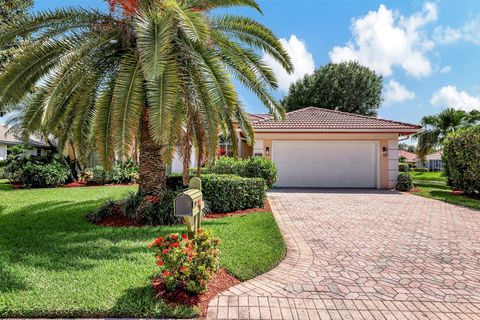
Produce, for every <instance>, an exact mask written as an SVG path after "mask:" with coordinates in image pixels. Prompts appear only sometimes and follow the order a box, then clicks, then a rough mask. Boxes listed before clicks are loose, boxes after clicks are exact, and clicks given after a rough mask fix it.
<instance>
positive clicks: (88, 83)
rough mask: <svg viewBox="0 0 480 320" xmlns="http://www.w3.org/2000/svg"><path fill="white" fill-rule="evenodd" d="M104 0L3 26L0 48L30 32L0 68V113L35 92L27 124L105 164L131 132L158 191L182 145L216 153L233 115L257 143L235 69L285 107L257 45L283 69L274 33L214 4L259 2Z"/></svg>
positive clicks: (125, 146)
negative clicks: (97, 5) (92, 152)
mask: <svg viewBox="0 0 480 320" xmlns="http://www.w3.org/2000/svg"><path fill="white" fill-rule="evenodd" d="M109 3H110V5H111V12H110V13H108V12H107V13H104V12H101V11H97V10H87V9H81V8H66V9H59V10H55V11H48V12H40V13H37V14H33V15H30V16H27V17H25V18H20V19H17V20H16V21H12V22H9V23H7V24H5V25H3V26H2V28H1V30H0V47H1V46H2V44H4V43H8V42H9V41H11V39H13V38H16V37H21V36H23V35H25V34H31V35H32V36H31V38H30V40H29V41H28V42H24V43H23V44H22V46H21V52H20V54H18V55H17V56H16V57H15V59H14V61H12V62H11V63H9V64H8V65H7V66H6V70H5V72H4V73H3V74H2V75H1V76H0V97H1V100H0V111H1V110H2V108H6V107H7V106H9V105H15V104H17V103H19V102H20V101H22V99H24V98H25V97H26V96H27V95H32V100H31V103H29V105H28V107H27V108H26V110H25V112H24V113H23V116H22V121H23V123H22V126H23V128H24V129H26V130H27V131H34V130H37V129H39V128H41V129H42V130H45V131H47V132H46V133H48V132H56V133H57V134H59V132H60V138H62V136H64V137H67V136H68V137H73V142H74V144H75V148H76V150H77V153H78V155H79V157H85V155H86V154H87V153H88V150H89V148H91V147H92V146H93V147H94V148H95V149H96V150H98V151H99V153H100V157H101V159H102V161H103V163H104V164H105V166H106V167H107V168H109V167H110V166H111V164H112V161H113V159H114V156H115V155H117V156H119V157H120V158H122V159H125V158H126V157H128V156H129V155H130V153H131V152H132V149H133V145H134V143H135V141H136V140H137V139H138V141H139V146H140V156H139V164H140V181H139V184H140V193H142V194H144V195H146V194H158V195H162V194H163V191H164V190H165V163H168V161H169V159H171V156H172V154H173V150H174V149H175V147H176V146H178V145H182V146H183V147H184V148H183V149H184V150H186V151H185V152H184V155H185V157H186V158H188V159H187V160H189V157H190V156H191V155H190V151H189V150H191V148H190V146H191V145H196V146H197V148H196V150H200V151H199V155H198V156H199V157H202V156H203V155H204V154H203V153H205V155H206V156H208V157H214V156H215V151H216V148H217V144H218V135H219V133H220V132H224V133H226V134H230V135H233V134H234V130H235V128H234V122H235V121H237V122H238V123H239V125H240V126H241V127H242V129H243V131H244V133H245V134H246V137H247V138H248V139H249V141H250V142H252V141H253V132H252V128H251V124H250V123H249V121H248V118H247V117H246V114H245V112H244V110H243V107H242V104H241V101H240V100H239V98H238V96H237V93H236V91H235V88H234V86H233V84H232V79H231V75H233V76H234V77H236V78H237V79H238V80H239V81H240V82H241V83H242V84H243V85H245V86H246V87H247V88H249V89H250V90H251V91H252V92H253V93H255V94H256V95H257V96H258V97H259V99H260V100H261V101H262V102H263V104H264V105H265V106H266V107H267V108H268V109H269V111H270V113H271V114H272V115H273V116H275V117H276V118H281V117H282V116H283V109H282V108H281V107H280V106H279V104H278V103H277V102H276V101H275V99H274V98H273V97H272V96H271V94H270V93H269V90H270V89H271V88H276V87H277V82H276V79H275V77H274V74H273V72H272V70H271V69H270V68H268V67H267V66H266V65H265V64H264V63H263V62H262V59H261V58H260V56H259V55H258V53H257V52H256V50H263V51H265V52H267V53H268V54H270V55H271V56H273V57H274V58H275V59H276V60H277V61H278V62H279V63H280V64H281V65H282V66H283V67H284V68H285V69H286V70H287V71H289V72H291V71H292V69H293V67H292V64H291V62H290V59H289V57H288V55H287V53H286V51H285V50H284V48H283V47H282V45H281V44H280V42H279V41H278V39H277V38H276V37H275V35H274V34H273V33H272V32H271V31H270V30H269V29H268V28H266V27H265V26H263V25H261V24H260V23H258V22H256V21H254V20H252V19H250V18H246V17H241V16H235V15H219V14H212V12H211V11H212V10H213V9H216V8H227V7H235V6H248V7H253V8H254V9H256V10H258V11H260V8H259V7H258V5H257V3H256V2H255V0H109ZM61 140H66V139H61ZM232 143H234V144H236V140H235V139H232ZM234 147H236V145H234ZM186 162H188V161H186Z"/></svg>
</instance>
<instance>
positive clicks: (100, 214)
mask: <svg viewBox="0 0 480 320" xmlns="http://www.w3.org/2000/svg"><path fill="white" fill-rule="evenodd" d="M121 210H122V209H121V208H120V205H119V204H118V203H117V202H115V201H113V200H108V201H107V202H105V203H104V204H103V205H102V206H101V207H100V209H98V210H97V212H94V213H91V214H89V215H87V220H88V221H90V222H93V223H98V222H100V221H102V220H103V219H105V218H107V217H110V216H113V215H114V214H115V213H116V212H118V211H121Z"/></svg>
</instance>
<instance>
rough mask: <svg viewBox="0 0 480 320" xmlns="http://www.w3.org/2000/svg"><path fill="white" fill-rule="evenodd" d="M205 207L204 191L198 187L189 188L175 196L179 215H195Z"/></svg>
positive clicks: (176, 211)
mask: <svg viewBox="0 0 480 320" xmlns="http://www.w3.org/2000/svg"><path fill="white" fill-rule="evenodd" d="M203 208H204V204H203V199H202V192H201V191H200V190H198V189H189V190H187V191H185V192H182V193H181V194H179V195H178V196H177V197H176V198H175V215H176V216H177V217H193V216H195V215H197V214H200V213H201V211H202V210H203Z"/></svg>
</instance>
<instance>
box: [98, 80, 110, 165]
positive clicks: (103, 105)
mask: <svg viewBox="0 0 480 320" xmlns="http://www.w3.org/2000/svg"><path fill="white" fill-rule="evenodd" d="M114 91H115V77H114V76H112V79H111V80H110V81H109V82H108V83H107V85H106V86H105V87H104V88H103V90H102V91H101V93H100V96H99V98H98V99H97V101H96V104H95V107H96V118H95V127H94V128H95V129H94V130H95V137H96V149H97V150H98V152H99V155H100V160H101V161H102V163H103V164H104V166H105V168H106V169H107V170H109V169H111V167H112V161H113V156H114V153H115V141H114V137H113V130H114V124H113V120H114V117H113V110H114V106H113V96H114V94H115V92H114Z"/></svg>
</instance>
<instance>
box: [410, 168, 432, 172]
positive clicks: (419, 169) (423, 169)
mask: <svg viewBox="0 0 480 320" xmlns="http://www.w3.org/2000/svg"><path fill="white" fill-rule="evenodd" d="M413 171H415V172H428V171H430V170H429V169H428V168H414V169H413Z"/></svg>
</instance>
